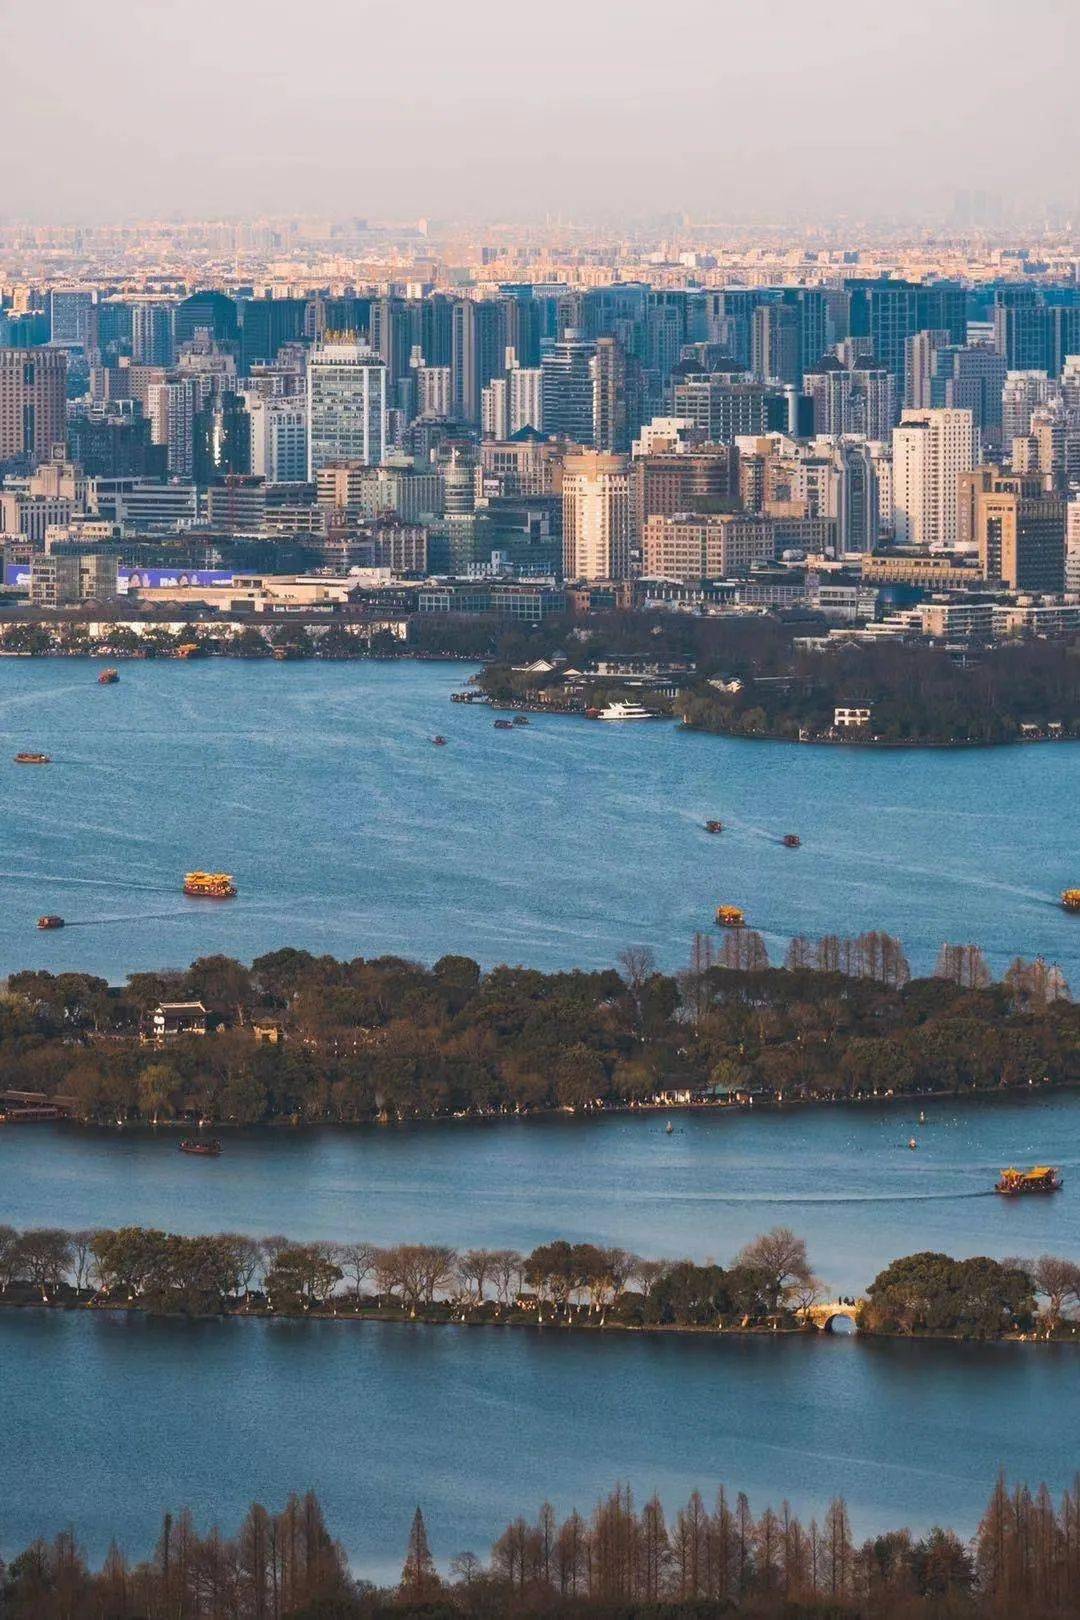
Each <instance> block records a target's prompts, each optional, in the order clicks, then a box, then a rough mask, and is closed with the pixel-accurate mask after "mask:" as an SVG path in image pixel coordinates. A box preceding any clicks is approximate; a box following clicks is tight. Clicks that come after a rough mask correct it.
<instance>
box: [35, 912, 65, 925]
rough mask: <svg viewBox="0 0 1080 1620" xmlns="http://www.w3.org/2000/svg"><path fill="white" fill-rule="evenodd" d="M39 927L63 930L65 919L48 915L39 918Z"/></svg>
mask: <svg viewBox="0 0 1080 1620" xmlns="http://www.w3.org/2000/svg"><path fill="white" fill-rule="evenodd" d="M37 925H38V927H39V928H63V926H64V919H63V917H56V916H51V915H46V916H44V917H39V918H38V920H37Z"/></svg>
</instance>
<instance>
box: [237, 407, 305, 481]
mask: <svg viewBox="0 0 1080 1620" xmlns="http://www.w3.org/2000/svg"><path fill="white" fill-rule="evenodd" d="M247 399H248V407H247V408H248V414H249V416H250V418H251V471H252V473H253V474H255V476H257V477H259V478H263V479H265V480H266V482H267V483H268V484H303V483H305V482H306V480H307V409H306V407H305V405H304V402H303V401H302V400H300V399H290V398H288V397H287V396H286V397H284V398H281V399H264V398H262V397H261V396H259V395H253V394H249V395H248V396H247Z"/></svg>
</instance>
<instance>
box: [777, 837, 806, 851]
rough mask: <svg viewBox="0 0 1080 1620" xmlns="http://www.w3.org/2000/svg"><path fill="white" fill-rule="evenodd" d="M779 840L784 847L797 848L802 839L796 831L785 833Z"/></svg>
mask: <svg viewBox="0 0 1080 1620" xmlns="http://www.w3.org/2000/svg"><path fill="white" fill-rule="evenodd" d="M780 842H781V843H782V844H783V846H784V848H785V849H798V847H799V845H800V844H801V843H802V839H801V838H800V837H799V835H798V833H785V834H784V836H783V838H782V839H781V840H780Z"/></svg>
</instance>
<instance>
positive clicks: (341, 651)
mask: <svg viewBox="0 0 1080 1620" xmlns="http://www.w3.org/2000/svg"><path fill="white" fill-rule="evenodd" d="M0 645H2V646H3V648H4V651H5V652H8V653H22V654H26V655H29V656H30V657H32V658H41V657H47V656H48V655H49V654H50V653H64V654H67V655H68V656H77V655H80V654H81V655H84V656H87V657H90V656H94V655H96V656H104V657H110V658H130V657H131V656H132V655H133V654H136V653H137V654H139V655H140V656H144V657H147V658H174V657H175V656H176V650H177V648H178V647H181V646H185V645H186V646H189V647H197V648H198V649H199V650H200V651H201V652H202V653H204V654H216V655H221V656H224V657H228V658H270V657H272V656H273V655H274V653H275V652H278V651H280V652H283V653H285V654H286V655H287V656H288V657H289V658H365V657H371V656H375V657H388V656H391V655H393V654H394V653H397V652H400V651H401V643H400V642H399V641H398V640H397V638H396V637H394V636H392V635H389V634H387V633H386V632H379V633H378V634H376V635H375V636H373V637H368V636H367V635H364V634H360V633H357V634H354V633H353V632H352V631H350V630H348V629H347V628H346V627H345V626H344V625H341V624H329V625H326V626H319V627H318V629H317V630H315V631H314V632H313V631H312V630H311V629H309V628H308V626H306V625H304V624H279V625H274V626H273V627H272V628H270V629H269V630H265V631H264V630H262V629H260V628H259V627H258V626H256V625H248V626H246V627H245V628H244V629H242V630H232V631H230V632H229V633H228V634H223V633H222V632H221V630H220V629H217V630H215V629H214V628H213V627H212V626H210V625H207V624H205V623H199V622H193V623H190V624H186V625H184V626H183V628H182V629H181V630H180V631H179V632H177V633H176V634H175V635H174V634H173V632H172V631H170V630H165V629H163V628H161V627H150V628H148V629H147V630H146V631H145V632H139V631H135V630H131V629H129V628H128V626H127V625H124V624H117V625H115V626H113V627H112V628H111V629H110V630H108V631H107V632H106V633H105V634H104V635H102V636H99V637H97V638H95V639H94V640H93V641H91V639H90V636H89V632H88V630H87V628H86V626H85V625H81V624H75V623H70V622H68V623H63V624H57V625H46V624H11V625H8V626H7V628H6V629H5V630H4V631H3V632H2V633H0Z"/></svg>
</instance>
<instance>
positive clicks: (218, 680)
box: [0, 659, 1080, 977]
mask: <svg viewBox="0 0 1080 1620" xmlns="http://www.w3.org/2000/svg"><path fill="white" fill-rule="evenodd" d="M97 668H98V666H97V665H95V664H92V663H89V662H86V661H83V660H29V659H4V660H0V761H3V760H4V759H5V758H7V757H9V756H10V755H11V754H14V753H15V752H17V751H18V750H20V749H27V748H37V749H42V750H44V751H46V752H48V753H50V754H51V755H52V756H53V759H54V764H53V765H52V766H51V767H50V768H47V769H37V770H35V769H29V768H26V769H19V768H18V767H16V766H14V765H8V764H4V763H0V780H2V781H3V789H2V793H0V838H2V853H0V893H2V895H3V901H4V904H3V905H2V906H0V968H8V969H10V968H13V967H17V966H24V965H29V966H38V965H42V966H52V965H57V966H59V965H66V966H70V967H77V968H85V969H89V970H93V971H96V972H101V973H105V974H107V975H109V976H111V977H118V976H120V975H122V974H123V973H125V972H127V971H129V970H130V969H132V968H144V967H152V966H153V967H156V966H161V965H162V964H166V963H167V964H183V963H186V962H188V961H190V960H191V959H192V958H193V957H195V956H197V955H200V954H204V953H206V952H208V951H219V950H220V951H227V952H229V953H231V954H234V955H237V956H241V957H251V956H252V955H254V954H256V953H258V952H260V951H264V950H269V949H273V948H275V947H277V946H279V945H281V944H285V943H291V944H296V945H302V946H307V947H309V948H313V949H318V950H327V951H332V952H335V953H338V954H353V953H356V952H363V953H375V952H381V951H394V952H406V953H410V954H414V955H416V956H418V957H420V958H422V959H425V960H432V959H434V958H436V957H437V956H439V955H440V954H442V953H443V952H444V951H448V950H452V951H465V952H469V953H471V954H473V955H475V956H476V957H478V958H479V959H480V960H482V961H483V962H485V963H491V962H495V961H499V960H509V961H514V962H517V961H521V962H527V963H530V964H532V965H535V966H539V967H545V968H551V967H556V966H558V967H562V966H567V965H576V964H584V965H606V964H609V963H611V962H612V961H613V959H614V957H615V955H616V953H617V952H618V951H619V950H620V949H622V947H623V946H624V945H626V944H627V943H644V944H649V945H651V946H652V947H653V948H654V949H655V950H656V952H657V954H658V956H659V958H660V959H661V961H662V962H663V963H664V964H665V965H666V966H668V967H672V968H673V967H677V966H679V965H681V964H682V963H683V962H684V961H685V960H686V959H687V956H688V953H689V946H690V940H691V938H692V935H693V933H694V930H695V929H697V928H701V927H707V926H709V925H710V921H711V917H712V913H713V910H714V908H715V906H716V903H717V901H718V900H720V899H727V900H732V901H734V902H736V903H738V904H740V905H743V906H745V908H746V910H747V913H748V915H749V917H750V920H751V921H752V922H753V923H754V924H755V925H756V926H757V927H759V928H761V929H762V930H764V932H765V933H766V935H767V936H768V939H769V943H770V946H771V947H772V948H773V950H774V952H776V953H777V954H780V953H782V950H783V946H784V942H785V940H786V938H787V936H788V935H790V934H791V933H795V932H806V933H810V934H819V933H824V932H856V931H860V930H862V929H864V928H868V927H884V928H887V929H889V930H890V931H892V932H895V933H897V934H899V935H900V936H901V937H902V938H903V939H904V940H905V942H906V943H907V946H908V949H909V952H910V954H911V956H912V959H913V962H914V963H915V964H916V965H917V966H920V967H922V968H924V969H927V968H929V967H930V966H931V965H932V963H933V960H934V957H935V955H936V952H937V948H938V946H939V945H940V943H941V941H942V940H943V939H952V940H976V941H978V942H980V943H981V944H983V945H984V946H985V947H986V949H987V950H988V951H989V952H990V953H991V955H992V957H993V959H994V962H995V965H996V966H998V967H999V968H1000V967H1003V966H1004V965H1005V964H1007V962H1008V961H1009V959H1010V958H1011V957H1012V956H1014V955H1015V954H1016V953H1017V952H1024V953H1026V954H1029V955H1031V954H1034V953H1035V952H1037V951H1041V952H1043V953H1044V954H1045V955H1047V956H1048V957H1051V958H1057V959H1059V960H1061V961H1062V962H1063V963H1064V964H1065V966H1066V967H1067V969H1069V970H1070V971H1071V972H1073V973H1074V976H1077V977H1080V972H1078V970H1080V919H1077V918H1070V917H1067V916H1066V915H1065V914H1064V913H1062V912H1061V911H1060V910H1059V909H1058V907H1057V905H1056V897H1057V895H1058V893H1059V891H1060V890H1061V889H1062V888H1063V887H1064V886H1065V885H1066V884H1069V883H1074V882H1080V855H1077V853H1076V851H1075V844H1074V839H1073V836H1072V822H1073V807H1074V804H1075V798H1076V788H1077V783H1078V780H1080V778H1078V771H1080V751H1077V749H1076V748H1074V747H1073V746H1072V745H1064V744H1063V745H1061V746H1046V747H1041V748H1036V747H1029V748H1012V749H994V750H988V751H983V750H958V751H955V752H949V751H936V750H935V751H930V752H916V751H910V752H866V751H858V750H846V749H835V748H803V747H798V746H791V745H786V744H779V743H778V744H768V743H752V742H739V741H729V740H724V739H720V738H714V737H705V736H694V735H690V734H686V733H683V732H681V731H680V730H679V728H677V727H676V726H674V725H669V724H661V723H658V724H648V725H646V724H642V725H639V726H633V725H628V726H614V725H594V724H590V723H588V722H586V721H582V720H574V719H565V718H558V717H544V716H540V717H535V718H534V719H533V722H532V724H531V725H530V726H529V727H527V728H526V727H521V728H518V729H515V730H514V731H512V732H503V731H495V730H494V729H493V726H492V718H491V714H490V713H489V712H488V711H487V710H485V709H483V708H473V709H470V708H467V707H465V706H462V705H451V704H450V703H449V702H448V701H447V699H448V697H449V694H450V692H451V691H452V690H453V689H454V688H455V687H456V686H457V685H459V684H460V683H461V681H462V680H463V679H464V677H465V676H466V674H467V673H468V670H467V668H466V666H452V665H440V664H436V665H432V664H427V665H424V664H369V663H358V664H337V665H334V664H313V663H308V664H305V663H300V664H265V663H255V664H244V663H240V662H235V661H229V662H225V661H206V662H201V663H200V662H195V663H191V664H181V663H177V662H162V663H153V662H149V663H141V664H140V663H128V664H125V665H123V666H122V669H121V679H120V682H119V684H118V685H116V686H112V687H98V686H97V684H96V679H95V677H96V673H97ZM436 731H439V732H441V733H443V734H444V735H445V736H446V737H447V738H448V741H449V746H448V747H446V748H441V749H436V748H432V747H431V744H430V741H429V739H430V737H431V736H432V735H433V734H434V733H435V732H436ZM709 816H719V817H721V818H722V819H723V820H724V822H725V824H726V827H727V830H726V831H725V832H724V833H723V835H721V836H720V837H719V838H710V837H709V836H708V835H707V834H705V833H704V832H703V831H702V829H701V823H702V822H703V821H704V820H705V819H706V818H707V817H709ZM787 831H796V832H798V833H799V834H800V835H801V837H802V840H803V844H802V848H801V849H799V850H797V851H792V850H786V849H784V848H783V847H782V846H781V845H780V843H779V842H778V840H779V838H780V836H781V835H782V834H783V833H785V832H787ZM193 866H202V867H205V866H209V867H213V868H218V867H220V868H224V869H227V870H231V871H233V872H234V873H235V874H236V876H237V879H238V881H239V885H240V898H239V899H238V900H237V901H235V902H233V903H231V904H229V905H223V906H208V905H207V904H206V903H202V904H200V903H199V902H197V901H195V902H192V901H185V900H184V899H183V897H182V896H181V895H180V894H179V893H178V885H179V880H180V876H181V874H182V873H183V872H184V871H185V870H187V869H188V868H190V867H193ZM44 911H58V912H60V914H61V915H63V916H65V917H66V918H67V919H68V923H69V927H68V928H67V930H66V931H65V932H63V933H60V934H52V935H49V934H44V935H43V934H39V933H38V932H37V931H36V930H35V928H34V922H35V920H36V918H37V917H38V916H39V915H40V914H41V913H42V912H44Z"/></svg>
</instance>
